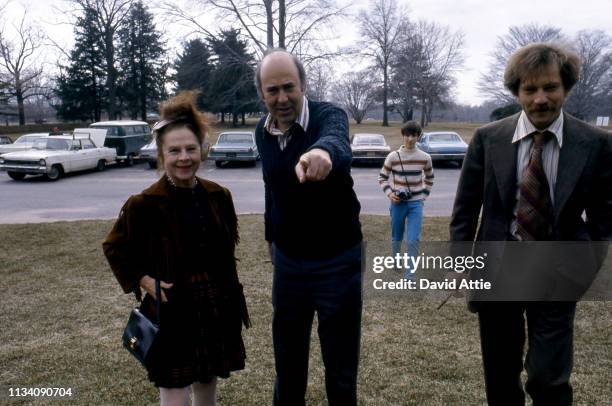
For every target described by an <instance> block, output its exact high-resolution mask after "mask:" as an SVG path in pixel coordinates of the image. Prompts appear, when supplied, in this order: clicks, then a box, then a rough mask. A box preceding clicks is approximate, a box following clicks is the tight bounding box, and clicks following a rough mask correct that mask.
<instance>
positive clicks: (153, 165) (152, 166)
mask: <svg viewBox="0 0 612 406" xmlns="http://www.w3.org/2000/svg"><path fill="white" fill-rule="evenodd" d="M149 168H151V169H157V162H155V161H149Z"/></svg>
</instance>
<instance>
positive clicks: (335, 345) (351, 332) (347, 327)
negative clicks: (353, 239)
mask: <svg viewBox="0 0 612 406" xmlns="http://www.w3.org/2000/svg"><path fill="white" fill-rule="evenodd" d="M360 249H361V248H360V247H359V251H360ZM361 291H362V272H361V253H360V252H357V251H356V250H355V249H353V250H352V252H348V253H345V254H344V255H343V258H340V261H338V263H335V264H332V265H331V266H329V268H327V269H326V270H325V274H324V275H323V276H322V277H321V278H320V279H319V280H318V282H317V283H316V285H315V287H314V289H313V297H314V299H313V300H314V303H315V307H316V310H317V316H318V321H319V328H318V333H319V340H320V342H321V354H322V356H323V363H324V365H325V388H326V391H327V400H328V402H329V405H330V406H336V405H338V406H351V405H356V404H357V374H358V367H359V345H360V337H361V309H362V295H361V293H362V292H361Z"/></svg>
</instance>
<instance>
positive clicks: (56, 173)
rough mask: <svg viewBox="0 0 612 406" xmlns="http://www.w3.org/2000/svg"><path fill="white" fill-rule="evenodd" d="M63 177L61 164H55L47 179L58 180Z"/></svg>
mask: <svg viewBox="0 0 612 406" xmlns="http://www.w3.org/2000/svg"><path fill="white" fill-rule="evenodd" d="M61 177H62V167H61V166H59V165H53V166H52V167H51V170H50V171H49V172H48V173H47V179H49V180H58V179H59V178H61Z"/></svg>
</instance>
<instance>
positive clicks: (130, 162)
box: [123, 155, 134, 166]
mask: <svg viewBox="0 0 612 406" xmlns="http://www.w3.org/2000/svg"><path fill="white" fill-rule="evenodd" d="M123 164H124V165H125V166H132V165H134V156H133V155H128V156H127V158H125V161H123Z"/></svg>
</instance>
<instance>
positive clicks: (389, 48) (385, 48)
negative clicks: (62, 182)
mask: <svg viewBox="0 0 612 406" xmlns="http://www.w3.org/2000/svg"><path fill="white" fill-rule="evenodd" d="M358 20H359V24H360V26H361V36H362V37H363V46H364V52H363V54H364V55H365V56H367V57H370V58H372V59H373V60H374V64H375V66H376V68H377V69H378V70H379V71H380V72H381V73H382V85H383V86H382V103H383V122H382V125H383V126H385V127H386V126H389V115H388V100H389V65H390V62H391V56H392V55H393V53H394V52H395V51H396V49H397V47H398V43H399V39H400V38H401V36H402V33H403V32H404V30H405V29H406V26H407V23H408V17H407V13H406V12H405V11H404V10H403V9H398V7H397V2H396V0H372V3H370V9H369V10H367V11H366V10H362V11H361V12H360V13H359V18H358Z"/></svg>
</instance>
